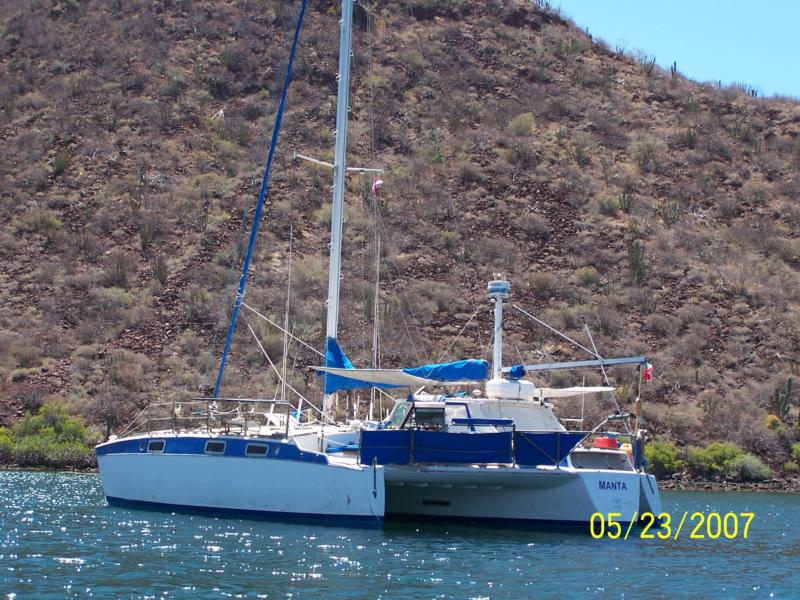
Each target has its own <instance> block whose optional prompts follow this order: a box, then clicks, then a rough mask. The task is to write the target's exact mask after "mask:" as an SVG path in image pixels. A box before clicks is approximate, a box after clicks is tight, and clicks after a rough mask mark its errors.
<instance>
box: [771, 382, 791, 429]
mask: <svg viewBox="0 0 800 600" xmlns="http://www.w3.org/2000/svg"><path fill="white" fill-rule="evenodd" d="M793 396H794V382H793V381H792V378H791V377H789V379H787V380H786V382H785V383H783V384H781V385H779V386H777V387H776V388H775V391H774V392H773V393H772V398H770V402H769V408H770V410H771V411H772V413H773V414H774V415H775V416H776V417H778V418H779V419H780V420H781V421H783V420H785V419H786V417H788V416H789V409H790V408H791V406H792V404H793V400H794V398H793Z"/></svg>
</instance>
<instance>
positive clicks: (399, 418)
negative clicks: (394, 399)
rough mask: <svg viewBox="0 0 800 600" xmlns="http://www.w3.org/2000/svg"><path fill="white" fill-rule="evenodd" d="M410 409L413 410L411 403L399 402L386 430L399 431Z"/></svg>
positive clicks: (388, 420)
mask: <svg viewBox="0 0 800 600" xmlns="http://www.w3.org/2000/svg"><path fill="white" fill-rule="evenodd" d="M409 408H411V403H409V402H398V403H397V404H395V405H394V410H392V414H391V415H390V416H389V418H388V419H387V422H386V428H387V429H399V427H400V425H402V424H403V420H404V419H405V418H406V414H408V409H409Z"/></svg>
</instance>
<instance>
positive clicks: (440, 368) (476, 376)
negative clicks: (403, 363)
mask: <svg viewBox="0 0 800 600" xmlns="http://www.w3.org/2000/svg"><path fill="white" fill-rule="evenodd" d="M403 371H405V372H406V373H408V374H409V375H416V376H417V377H424V378H425V379H435V380H436V381H481V380H483V379H486V378H487V376H488V375H489V363H488V362H486V361H485V360H476V359H474V358H470V359H467V360H456V361H453V362H447V363H439V364H433V365H423V366H421V367H413V368H410V369H403Z"/></svg>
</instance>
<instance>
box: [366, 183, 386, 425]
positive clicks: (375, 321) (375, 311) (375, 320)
mask: <svg viewBox="0 0 800 600" xmlns="http://www.w3.org/2000/svg"><path fill="white" fill-rule="evenodd" d="M377 207H378V201H377V199H376V200H375V211H376V212H377V210H378V208H377ZM376 223H377V219H376ZM380 291H381V234H380V231H379V230H378V227H377V225H376V226H375V298H374V299H373V301H372V368H373V369H377V368H378V367H379V366H380V365H379V364H378V331H379V327H380V321H379V315H380V312H379V308H378V300H379V293H380ZM375 394H376V392H375V388H372V389H371V390H370V399H369V418H370V420H372V418H373V417H372V410H373V408H374V405H375ZM381 419H383V414H381Z"/></svg>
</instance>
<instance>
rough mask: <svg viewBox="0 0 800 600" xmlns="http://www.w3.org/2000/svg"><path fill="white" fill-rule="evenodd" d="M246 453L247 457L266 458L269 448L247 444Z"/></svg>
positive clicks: (262, 445)
mask: <svg viewBox="0 0 800 600" xmlns="http://www.w3.org/2000/svg"><path fill="white" fill-rule="evenodd" d="M244 453H245V455H246V456H266V455H267V447H266V446H265V445H264V444H247V448H245V451H244Z"/></svg>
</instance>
